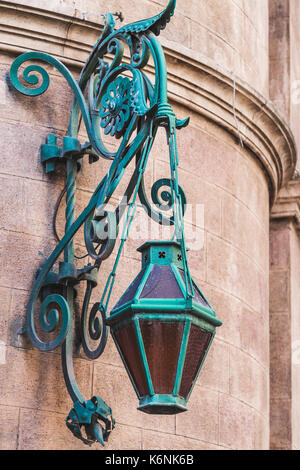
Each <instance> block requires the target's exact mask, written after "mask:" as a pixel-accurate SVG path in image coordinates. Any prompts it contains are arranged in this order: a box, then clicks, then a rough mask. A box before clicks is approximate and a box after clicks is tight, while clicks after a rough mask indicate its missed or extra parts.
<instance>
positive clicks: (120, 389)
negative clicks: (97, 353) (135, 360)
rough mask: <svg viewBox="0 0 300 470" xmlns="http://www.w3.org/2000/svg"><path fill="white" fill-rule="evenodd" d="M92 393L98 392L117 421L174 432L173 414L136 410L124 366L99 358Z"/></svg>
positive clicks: (134, 395)
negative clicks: (163, 414)
mask: <svg viewBox="0 0 300 470" xmlns="http://www.w3.org/2000/svg"><path fill="white" fill-rule="evenodd" d="M93 393H94V394H96V393H97V394H100V396H101V397H102V398H103V400H105V401H106V403H107V404H108V405H109V406H110V407H111V408H112V410H113V414H114V417H115V419H116V421H117V423H120V424H126V425H129V426H137V427H139V428H143V429H150V430H154V431H156V430H157V429H159V430H160V431H161V432H167V433H175V417H174V416H158V415H148V414H146V413H142V412H140V411H137V407H138V404H139V402H138V398H137V397H136V394H135V392H134V389H133V386H132V385H131V383H130V380H129V378H128V375H127V373H126V371H125V368H124V366H122V367H121V368H120V367H115V366H109V365H107V364H104V363H101V360H99V362H97V363H96V364H95V366H94V382H93Z"/></svg>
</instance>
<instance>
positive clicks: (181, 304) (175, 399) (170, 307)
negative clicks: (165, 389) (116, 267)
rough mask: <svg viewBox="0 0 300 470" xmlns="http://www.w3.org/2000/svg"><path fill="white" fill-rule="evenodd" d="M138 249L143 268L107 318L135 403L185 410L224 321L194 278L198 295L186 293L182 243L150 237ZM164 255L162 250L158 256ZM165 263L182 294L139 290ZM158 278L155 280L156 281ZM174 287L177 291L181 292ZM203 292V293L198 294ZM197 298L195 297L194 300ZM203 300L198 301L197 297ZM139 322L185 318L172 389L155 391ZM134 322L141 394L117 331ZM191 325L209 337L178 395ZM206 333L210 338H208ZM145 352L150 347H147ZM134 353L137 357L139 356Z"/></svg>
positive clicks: (154, 409)
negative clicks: (152, 293) (150, 294)
mask: <svg viewBox="0 0 300 470" xmlns="http://www.w3.org/2000/svg"><path fill="white" fill-rule="evenodd" d="M138 251H139V252H141V253H142V270H141V271H140V273H139V274H138V275H137V276H136V278H135V279H134V280H133V282H132V283H131V284H130V286H129V287H128V289H127V290H126V291H125V293H124V294H123V296H122V297H121V299H120V300H119V301H118V302H117V304H116V306H115V307H114V308H113V309H112V311H111V315H110V317H109V318H108V319H107V324H108V325H109V326H110V330H111V335H112V337H113V340H114V342H115V345H116V347H117V349H118V352H119V354H120V356H121V359H122V361H123V364H124V366H125V368H126V371H127V373H128V376H129V378H130V380H131V383H132V385H133V387H134V389H135V392H136V394H137V396H138V398H139V400H140V405H139V407H138V409H139V410H140V411H143V412H145V413H153V414H177V413H181V412H184V411H186V410H187V402H188V400H189V398H190V395H191V393H192V390H193V388H194V386H195V384H196V382H197V378H198V376H199V374H200V371H201V368H202V366H203V364H204V361H205V359H206V356H207V354H208V351H209V349H210V346H211V344H212V341H213V339H214V336H215V331H216V327H218V326H221V325H222V322H221V321H220V320H219V319H218V318H217V317H216V314H215V312H214V310H213V308H212V306H211V305H210V304H209V302H208V300H207V299H206V298H205V296H204V295H203V293H202V292H201V290H200V289H199V287H198V286H197V284H196V283H195V281H192V282H193V286H194V290H195V291H196V294H197V295H196V296H194V297H190V296H189V295H188V294H187V290H186V285H185V282H184V276H183V271H184V263H183V260H182V256H181V245H180V244H179V243H178V242H174V241H152V242H147V243H145V244H143V245H142V246H141V247H140V248H139V249H138ZM162 255H163V256H162ZM166 266H169V267H170V269H171V271H170V273H172V274H171V275H173V276H174V277H173V282H176V283H177V286H178V287H179V290H180V292H181V297H177V298H168V297H164V298H163V297H143V292H144V291H145V289H147V285H148V283H149V279H150V276H151V273H153V272H154V269H155V267H157V270H159V268H162V267H166ZM157 282H159V281H157ZM179 290H178V292H179ZM200 296H201V297H200ZM196 298H197V299H198V301H197V300H196ZM200 302H201V303H200ZM141 322H148V323H149V322H150V323H154V322H159V323H168V324H183V328H182V338H181V345H180V347H179V352H178V358H177V360H176V361H177V365H176V377H175V380H174V385H173V389H172V393H168V394H161V393H156V391H155V385H154V380H153V376H152V374H151V371H150V367H149V363H148V358H147V352H146V350H145V344H144V339H143V332H142V329H141ZM130 324H132V325H133V327H134V328H133V331H134V334H135V338H134V337H131V341H132V342H135V341H136V344H137V345H138V350H137V351H138V353H139V355H140V358H139V359H140V361H141V363H142V365H143V371H144V378H145V380H146V383H147V387H148V392H149V393H148V394H146V395H142V394H141V391H140V390H139V387H138V386H137V383H136V380H135V379H134V373H133V370H132V369H133V365H132V364H130V365H129V364H128V360H127V359H126V352H125V349H126V345H124V344H123V345H122V346H121V345H120V339H119V338H118V337H117V332H119V334H120V332H121V331H122V330H123V329H124V330H126V328H127V327H128V326H129V325H130ZM192 326H195V327H197V328H199V330H201V331H202V332H205V333H207V334H209V335H210V336H209V341H208V342H207V344H206V347H205V350H204V354H203V356H202V357H200V358H199V359H200V362H199V364H198V366H197V369H196V371H195V375H194V377H193V380H192V383H191V385H190V387H189V391H188V393H187V395H186V396H185V397H184V396H181V395H180V390H181V384H182V379H183V371H184V369H185V367H186V360H187V348H188V344H189V340H190V332H191V328H192ZM207 339H208V338H207ZM148 354H149V353H148ZM137 359H138V358H137Z"/></svg>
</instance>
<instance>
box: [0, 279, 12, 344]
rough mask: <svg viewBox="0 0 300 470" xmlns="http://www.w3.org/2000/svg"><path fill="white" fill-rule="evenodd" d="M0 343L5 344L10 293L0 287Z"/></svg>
mask: <svg viewBox="0 0 300 470" xmlns="http://www.w3.org/2000/svg"><path fill="white" fill-rule="evenodd" d="M0 302H1V303H0V342H2V343H3V344H7V337H8V323H9V310H10V304H11V291H10V289H7V288H5V287H0Z"/></svg>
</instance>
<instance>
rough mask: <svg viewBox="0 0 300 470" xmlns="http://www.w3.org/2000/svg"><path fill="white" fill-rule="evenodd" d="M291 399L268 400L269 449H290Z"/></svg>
mask: <svg viewBox="0 0 300 470" xmlns="http://www.w3.org/2000/svg"><path fill="white" fill-rule="evenodd" d="M291 406H292V403H291V400H288V399H286V398H283V399H280V398H279V399H271V400H270V449H271V450H291V449H292V425H291V420H292V416H291Z"/></svg>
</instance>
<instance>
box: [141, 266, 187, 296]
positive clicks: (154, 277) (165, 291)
mask: <svg viewBox="0 0 300 470" xmlns="http://www.w3.org/2000/svg"><path fill="white" fill-rule="evenodd" d="M149 298H151V299H158V298H162V299H166V298H167V299H178V298H180V299H182V298H183V293H182V291H181V289H180V287H179V285H178V282H177V280H176V277H175V274H174V273H173V270H172V268H171V266H168V265H167V266H158V265H154V267H153V269H152V271H151V273H150V274H149V277H148V279H147V281H146V284H145V286H144V289H143V292H142V294H141V299H149Z"/></svg>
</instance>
